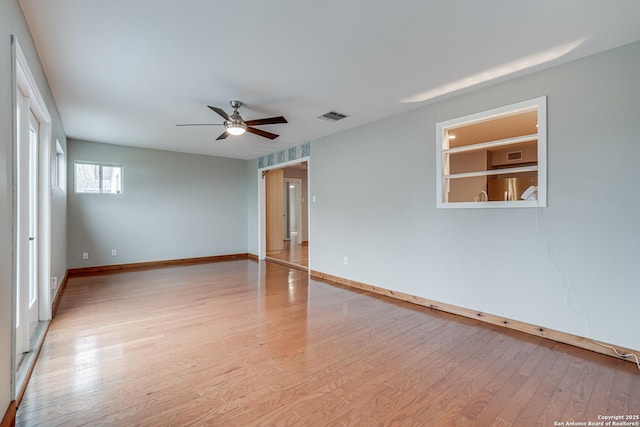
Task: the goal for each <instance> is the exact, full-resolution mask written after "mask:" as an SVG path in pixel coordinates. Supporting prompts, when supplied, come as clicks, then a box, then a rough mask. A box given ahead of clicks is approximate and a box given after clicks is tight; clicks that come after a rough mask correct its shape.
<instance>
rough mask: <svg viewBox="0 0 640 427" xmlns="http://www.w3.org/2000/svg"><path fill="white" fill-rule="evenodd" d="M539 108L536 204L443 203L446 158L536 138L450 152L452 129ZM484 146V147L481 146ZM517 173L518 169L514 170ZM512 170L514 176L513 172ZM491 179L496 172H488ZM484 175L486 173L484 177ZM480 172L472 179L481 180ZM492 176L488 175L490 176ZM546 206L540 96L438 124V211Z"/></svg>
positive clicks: (543, 112)
mask: <svg viewBox="0 0 640 427" xmlns="http://www.w3.org/2000/svg"><path fill="white" fill-rule="evenodd" d="M534 108H536V109H537V110H538V134H537V139H538V144H537V145H538V166H537V171H538V199H537V200H519V201H490V202H445V201H444V185H446V175H444V174H443V163H444V162H445V159H444V156H445V154H447V153H452V152H461V151H471V150H473V149H482V148H486V147H488V146H500V145H507V144H510V143H514V142H523V141H525V140H531V139H533V138H534V137H535V135H533V136H532V135H524V136H522V137H517V138H510V139H508V140H501V141H492V142H489V143H486V144H477V145H476V146H475V147H474V148H466V147H465V148H459V149H456V148H454V149H447V148H443V147H444V146H445V143H448V139H447V131H448V129H450V128H455V127H460V126H462V125H469V124H473V123H478V122H483V121H487V120H490V119H493V118H497V117H500V116H505V115H508V114H516V113H519V112H523V111H526V110H531V109H534ZM481 145H483V146H481ZM514 170H515V169H514ZM514 170H512V172H513V171H514ZM489 172H491V174H492V175H495V174H496V171H489ZM482 174H484V173H482ZM482 174H478V173H477V172H472V173H470V175H469V176H479V175H482ZM488 174H489V173H487V175H488ZM457 175H462V174H457ZM546 206H547V97H546V96H541V97H538V98H533V99H530V100H526V101H522V102H517V103H515V104H510V105H505V106H503V107H498V108H494V109H491V110H488V111H482V112H479V113H474V114H469V115H467V116H464V117H458V118H455V119H451V120H446V121H443V122H439V123H437V124H436V207H437V208H439V209H441V208H446V209H456V208H539V207H546Z"/></svg>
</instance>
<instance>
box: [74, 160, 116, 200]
mask: <svg viewBox="0 0 640 427" xmlns="http://www.w3.org/2000/svg"><path fill="white" fill-rule="evenodd" d="M75 180H76V193H103V194H105V193H106V194H120V193H122V165H113V164H106V163H92V162H75Z"/></svg>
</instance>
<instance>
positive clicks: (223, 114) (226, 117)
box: [207, 105, 231, 120]
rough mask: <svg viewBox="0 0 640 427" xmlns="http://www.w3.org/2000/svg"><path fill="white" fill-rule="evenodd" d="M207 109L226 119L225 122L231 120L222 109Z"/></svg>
mask: <svg viewBox="0 0 640 427" xmlns="http://www.w3.org/2000/svg"><path fill="white" fill-rule="evenodd" d="M207 107H209V108H211V109H212V110H213V111H215V112H216V113H218V114H220V115H221V116H222V118H224V119H225V120H231V117H229V115H228V114H227V113H225V112H224V110H223V109H222V108H218V107H212V106H211V105H207Z"/></svg>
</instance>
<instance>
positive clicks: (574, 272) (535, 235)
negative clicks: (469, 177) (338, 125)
mask: <svg viewBox="0 0 640 427" xmlns="http://www.w3.org/2000/svg"><path fill="white" fill-rule="evenodd" d="M638 70H640V42H638V43H635V44H631V45H627V46H624V47H621V48H618V49H615V50H611V51H608V52H605V53H602V54H599V55H596V56H592V57H589V58H586V59H583V60H579V61H576V62H572V63H568V64H565V65H562V66H559V67H555V68H553V69H549V70H546V71H541V72H538V73H535V74H531V75H529V76H526V77H522V78H519V79H516V80H512V81H509V82H505V83H501V84H498V85H495V86H493V87H489V88H485V89H482V90H478V91H475V92H472V93H468V94H464V95H460V96H458V97H454V98H451V99H447V100H442V101H440V102H437V103H434V104H432V105H429V106H426V107H424V108H420V109H418V110H415V111H413V112H411V113H408V114H405V115H401V116H398V117H394V118H390V119H386V120H382V121H378V122H375V123H372V124H369V125H366V126H363V127H360V128H357V129H353V130H351V131H347V132H344V133H340V134H337V135H333V136H330V137H327V138H323V139H321V140H317V141H313V142H312V153H311V156H312V157H311V159H312V165H313V167H312V168H311V169H310V171H311V175H310V182H311V189H310V195H316V196H317V202H316V203H315V204H312V205H311V218H312V224H311V236H310V260H311V266H310V267H311V269H313V270H318V271H321V272H325V273H329V274H332V275H336V276H340V277H344V278H348V279H352V280H356V281H360V282H365V283H368V284H372V285H376V286H381V287H383V288H388V289H393V290H397V291H401V292H406V293H409V294H413V295H418V296H421V297H425V298H429V299H434V300H438V301H441V302H446V303H449V304H454V305H457V306H461V307H466V308H470V309H473V310H479V311H484V312H488V313H492V314H496V315H500V316H505V317H508V318H511V319H516V320H520V321H524V322H529V323H533V324H537V325H542V326H545V327H548V328H553V329H557V330H561V331H565V332H568V333H572V334H577V335H580V336H584V337H589V338H594V339H599V340H603V341H608V342H610V343H613V344H617V345H621V346H626V347H630V348H634V349H640V334H638V332H637V326H636V325H637V312H638V306H637V305H638V301H640V282H639V280H638V272H637V269H636V266H637V262H638V253H639V249H638V240H639V239H640V221H639V220H638V218H639V217H640V197H638V195H637V193H638V183H640V166H639V162H640V120H639V118H640V79H639V78H638ZM542 95H547V96H548V170H549V172H548V207H547V208H543V209H532V208H520V209H485V210H480V209H440V210H437V209H436V208H435V172H434V167H435V125H436V122H438V121H442V120H446V119H451V118H455V117H460V116H463V115H466V114H471V113H475V112H478V111H483V110H486V109H490V108H494V107H499V106H503V105H507V104H510V103H514V102H517V101H521V100H526V99H530V98H534V97H538V96H542ZM338 152H339V153H340V155H339V156H338V155H336V153H338ZM345 183H348V184H349V185H345ZM344 256H348V257H349V265H348V266H344V265H343V257H344Z"/></svg>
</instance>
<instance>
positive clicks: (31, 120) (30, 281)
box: [16, 92, 40, 361]
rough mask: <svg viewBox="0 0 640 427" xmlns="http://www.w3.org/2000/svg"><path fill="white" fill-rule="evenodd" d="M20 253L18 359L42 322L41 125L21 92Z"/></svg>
mask: <svg viewBox="0 0 640 427" xmlns="http://www.w3.org/2000/svg"><path fill="white" fill-rule="evenodd" d="M19 97H20V98H21V99H20V100H19V102H18V124H19V125H18V147H17V148H18V153H17V156H18V168H17V172H18V173H17V185H16V187H17V233H18V239H17V251H16V255H17V256H16V262H17V265H16V270H17V274H16V278H17V282H18V283H17V292H16V353H17V354H16V356H17V360H18V361H20V360H21V359H22V355H23V354H24V353H27V352H29V351H30V350H31V348H30V346H29V340H30V338H31V336H32V335H33V332H34V331H35V329H36V327H37V325H38V322H39V308H38V307H39V301H38V283H39V281H38V271H39V269H38V253H39V238H38V198H39V197H38V188H39V187H38V145H39V138H40V123H39V122H38V119H37V118H36V116H35V114H34V113H33V111H31V110H30V109H29V108H28V105H29V103H28V98H27V97H26V96H24V94H22V93H20V92H19Z"/></svg>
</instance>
